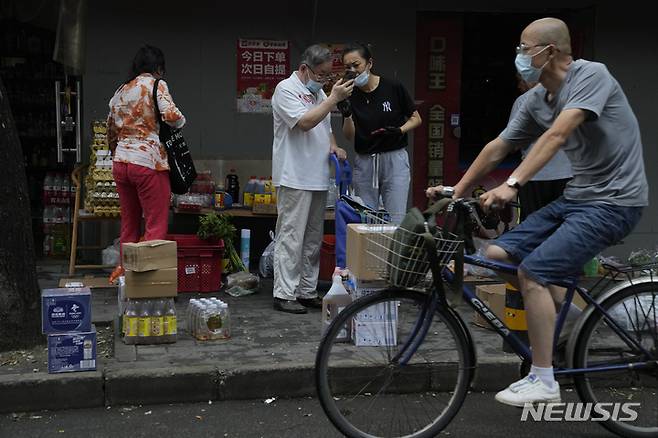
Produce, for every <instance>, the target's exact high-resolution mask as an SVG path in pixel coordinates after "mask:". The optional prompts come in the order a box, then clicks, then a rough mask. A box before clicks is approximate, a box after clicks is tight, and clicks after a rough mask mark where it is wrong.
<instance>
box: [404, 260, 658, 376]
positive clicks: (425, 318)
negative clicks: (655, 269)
mask: <svg viewBox="0 0 658 438" xmlns="http://www.w3.org/2000/svg"><path fill="white" fill-rule="evenodd" d="M464 262H465V263H468V264H471V265H475V266H480V267H483V268H488V269H492V270H495V271H499V272H503V273H506V274H511V275H515V276H516V275H517V269H518V267H517V266H514V265H509V264H505V263H499V262H496V261H493V260H489V259H483V258H479V257H473V256H469V255H465V256H464ZM442 274H443V278H444V279H445V280H446V281H447V282H448V283H451V282H453V281H454V279H455V276H454V274H453V273H452V271H450V270H449V269H447V268H446V269H444V270H443V272H442ZM434 281H435V282H436V281H442V280H441V278H439V279H436V278H435V279H434ZM558 286H561V287H565V288H566V289H567V293H566V297H565V304H566V303H569V304H570V303H571V301H572V299H573V296H574V292H578V294H579V295H580V296H581V297H582V298H583V300H585V302H586V303H587V304H589V305H592V306H594V308H595V309H596V311H597V312H598V313H601V314H603V316H604V318H605V320H606V322H607V324H608V326H609V327H610V328H611V329H612V330H613V331H614V332H615V333H616V334H617V335H618V336H619V337H620V338H621V339H622V340H623V341H624V342H625V343H626V344H627V345H628V346H629V347H631V348H633V349H636V350H639V351H641V352H642V354H644V355H645V356H646V357H647V358H650V357H651V355H650V353H649V352H648V351H647V350H646V349H645V348H644V347H643V346H642V345H641V344H640V343H639V342H637V341H636V340H635V339H633V338H631V337H630V336H628V334H627V333H626V332H625V331H624V330H623V329H622V328H621V327H619V324H617V322H616V321H615V320H614V319H612V318H611V317H610V315H609V314H608V313H607V312H606V311H605V309H603V307H601V304H600V303H598V302H596V300H594V298H592V296H591V295H590V294H589V293H588V292H587V291H586V290H585V289H582V288H580V287H578V286H577V284H576V282H575V281H574V282H570V283H565V284H558ZM462 295H463V297H464V299H465V301H466V302H467V303H468V305H469V306H471V307H472V308H473V309H474V310H475V311H476V312H478V313H479V314H480V315H481V316H482V317H483V318H484V319H485V320H486V321H487V323H488V324H489V325H490V326H491V327H492V328H493V329H494V330H495V331H496V333H498V335H500V336H501V337H502V338H503V339H505V341H506V342H507V343H508V344H509V345H510V346H511V347H512V349H513V350H514V352H515V353H516V354H517V355H518V356H519V357H521V358H522V359H525V360H528V361H532V354H531V352H530V349H529V348H528V346H527V345H526V344H525V343H524V342H523V341H521V339H520V338H519V337H518V336H517V335H515V334H514V333H513V332H511V331H510V330H509V329H508V328H507V326H505V324H504V323H503V322H502V321H501V320H500V319H499V318H498V317H497V316H496V315H495V314H494V313H493V311H492V310H491V309H490V308H489V307H488V306H487V305H486V304H485V303H484V302H482V301H481V300H480V299H479V298H478V297H477V296H476V294H475V292H474V291H473V289H472V287H470V286H467V285H463V286H462ZM441 305H447V302H446V300H445V297H442V296H440V294H439V293H438V292H437V287H436V286H435V287H434V288H433V289H432V292H431V294H430V295H429V296H428V300H427V302H426V304H425V305H424V306H423V308H422V309H421V312H420V314H419V316H418V319H417V320H416V321H415V323H414V327H413V328H412V330H411V334H410V336H409V338H408V339H407V341H406V342H405V344H404V345H403V346H402V347H401V348H400V351H399V352H398V353H397V354H396V356H395V357H394V358H393V361H394V362H397V363H398V364H399V365H402V366H404V365H406V364H407V363H408V362H409V360H411V358H412V357H413V355H414V354H415V352H416V350H417V349H418V347H419V346H420V345H421V344H422V343H423V341H424V339H425V336H426V335H427V332H428V330H429V328H430V325H431V323H432V318H433V316H434V313H435V312H436V311H437V309H438V308H439V306H441ZM568 308H569V306H568V305H563V306H562V309H560V312H559V313H558V318H557V322H556V325H555V333H554V341H555V342H553V345H554V346H556V345H557V342H556V341H557V339H558V337H559V335H560V332H561V331H562V327H563V326H564V321H565V320H566V316H567V312H568ZM474 365H475V364H473V366H474ZM651 366H655V361H648V362H632V363H625V364H622V365H601V366H594V367H587V368H556V370H555V375H575V374H584V373H596V372H608V371H615V370H623V369H641V368H648V367H651Z"/></svg>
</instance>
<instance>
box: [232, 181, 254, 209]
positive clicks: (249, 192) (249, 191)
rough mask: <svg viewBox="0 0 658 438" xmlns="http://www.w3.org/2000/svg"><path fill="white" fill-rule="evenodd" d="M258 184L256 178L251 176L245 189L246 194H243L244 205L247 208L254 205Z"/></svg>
mask: <svg viewBox="0 0 658 438" xmlns="http://www.w3.org/2000/svg"><path fill="white" fill-rule="evenodd" d="M256 184H257V183H256V177H255V176H250V177H249V181H248V182H247V185H246V187H245V188H244V193H243V194H242V196H243V199H242V203H243V204H244V206H245V207H251V206H253V205H254V194H255V193H256ZM234 199H235V198H234Z"/></svg>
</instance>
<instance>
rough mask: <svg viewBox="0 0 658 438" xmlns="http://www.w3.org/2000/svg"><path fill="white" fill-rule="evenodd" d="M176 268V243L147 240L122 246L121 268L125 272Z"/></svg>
mask: <svg viewBox="0 0 658 438" xmlns="http://www.w3.org/2000/svg"><path fill="white" fill-rule="evenodd" d="M177 266H178V257H177V255H176V242H173V241H171V240H147V241H144V242H138V243H124V244H123V267H124V269H125V270H126V271H135V272H147V271H155V270H156V269H167V268H175V267H177Z"/></svg>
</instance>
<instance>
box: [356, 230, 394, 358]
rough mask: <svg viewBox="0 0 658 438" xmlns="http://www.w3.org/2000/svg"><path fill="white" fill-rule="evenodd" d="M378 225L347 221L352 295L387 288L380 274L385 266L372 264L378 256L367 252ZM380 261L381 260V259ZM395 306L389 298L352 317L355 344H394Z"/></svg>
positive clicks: (357, 297)
mask: <svg viewBox="0 0 658 438" xmlns="http://www.w3.org/2000/svg"><path fill="white" fill-rule="evenodd" d="M381 230H382V227H381V225H369V224H348V225H347V251H346V252H347V254H346V263H347V268H348V269H349V270H350V272H351V274H352V278H351V280H352V284H353V289H354V290H353V291H352V299H353V300H357V299H359V298H361V297H364V296H367V295H370V294H372V293H375V292H377V291H380V290H382V289H386V287H387V283H386V281H385V280H383V279H382V278H381V272H383V271H384V269H383V268H384V266H375V265H376V264H377V263H379V262H377V260H376V259H374V258H373V257H369V256H368V254H367V249H368V247H369V246H370V247H372V245H369V243H368V242H369V241H368V237H369V235H370V236H372V233H373V232H378V233H381ZM381 263H382V264H383V262H381ZM397 322H398V306H397V305H392V304H391V303H390V302H384V303H380V304H377V305H374V306H370V307H369V308H368V309H366V310H364V311H362V312H359V314H358V315H357V316H356V317H355V318H354V321H352V336H351V340H352V342H353V343H354V345H357V346H393V345H396V344H397Z"/></svg>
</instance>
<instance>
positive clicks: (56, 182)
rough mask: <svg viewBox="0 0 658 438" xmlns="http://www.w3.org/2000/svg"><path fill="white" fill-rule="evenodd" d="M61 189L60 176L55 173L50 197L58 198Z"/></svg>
mask: <svg viewBox="0 0 658 438" xmlns="http://www.w3.org/2000/svg"><path fill="white" fill-rule="evenodd" d="M61 189H62V174H61V173H56V174H55V175H54V177H53V185H52V189H51V192H50V193H51V197H53V198H59V195H60V190H61Z"/></svg>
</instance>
